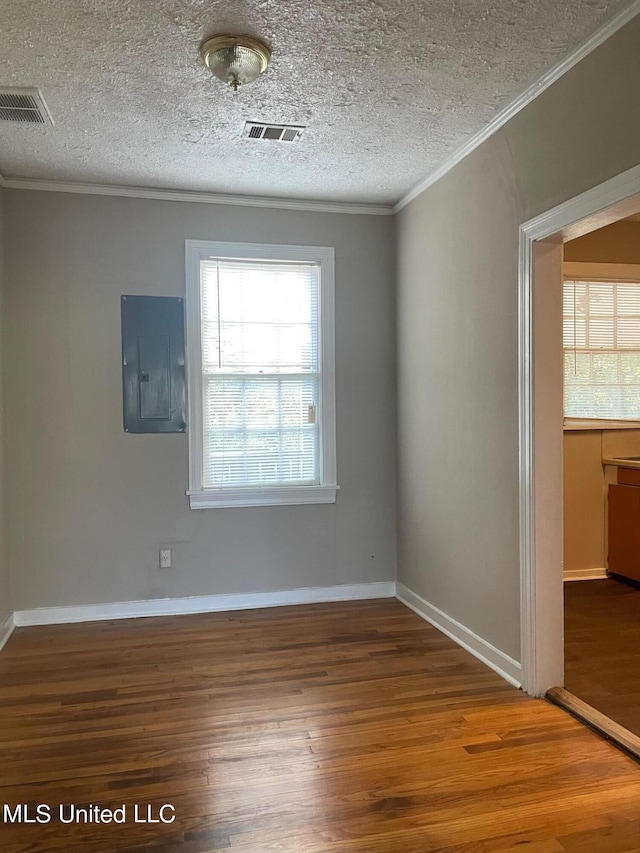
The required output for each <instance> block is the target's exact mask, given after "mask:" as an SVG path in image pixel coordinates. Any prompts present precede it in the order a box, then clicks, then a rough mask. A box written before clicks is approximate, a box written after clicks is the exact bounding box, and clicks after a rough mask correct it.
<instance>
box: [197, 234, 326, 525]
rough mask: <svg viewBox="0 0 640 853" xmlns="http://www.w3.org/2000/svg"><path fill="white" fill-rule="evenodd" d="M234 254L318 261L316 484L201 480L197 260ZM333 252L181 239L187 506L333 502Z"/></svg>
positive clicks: (247, 257)
mask: <svg viewBox="0 0 640 853" xmlns="http://www.w3.org/2000/svg"><path fill="white" fill-rule="evenodd" d="M220 257H222V258H237V259H238V260H266V261H306V262H309V261H310V262H312V263H317V264H318V265H319V266H320V315H319V324H320V328H319V335H318V346H319V360H320V389H321V390H320V394H321V399H320V404H321V405H320V411H321V423H320V465H319V467H320V478H321V482H320V484H319V485H311V486H310V485H304V486H297V485H295V484H291V483H284V484H283V485H282V486H280V485H273V484H270V485H268V486H248V487H246V488H238V487H237V486H231V487H220V488H207V489H205V488H204V487H203V485H202V470H203V449H202V446H203V412H202V341H201V329H202V323H201V316H200V262H201V261H202V260H207V259H211V258H220ZM334 270H335V252H334V249H333V248H332V247H330V246H293V245H279V244H275V243H228V242H219V241H212V240H186V241H185V278H186V313H185V316H186V341H187V349H186V353H187V387H188V398H189V424H188V430H187V432H188V437H189V438H188V440H189V489H188V491H187V495H188V497H189V502H190V506H191V509H210V508H215V507H231V506H235V507H242V506H244V507H247V506H291V505H294V504H323V503H335V500H336V493H337V490H338V489H339V486H338V485H337V479H336V403H335V271H334Z"/></svg>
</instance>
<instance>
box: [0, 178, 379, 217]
mask: <svg viewBox="0 0 640 853" xmlns="http://www.w3.org/2000/svg"><path fill="white" fill-rule="evenodd" d="M0 187H5V188H7V189H13V190H37V191H38V192H54V193H79V194H80V195H107V196H118V197H120V198H147V199H155V200H159V201H185V202H197V203H199V204H231V205H238V206H241V207H266V208H272V209H273V208H276V209H279V210H300V211H311V212H315V213H350V214H365V215H369V216H392V215H393V208H392V206H391V205H383V204H380V205H376V204H358V203H353V204H350V203H348V202H332V201H305V200H303V199H294V198H269V197H267V196H250V195H225V194H223V193H205V192H197V191H195V190H168V189H166V190H164V189H153V188H151V187H125V186H116V185H111V184H83V183H72V182H65V181H39V180H34V179H31V178H6V177H2V176H0Z"/></svg>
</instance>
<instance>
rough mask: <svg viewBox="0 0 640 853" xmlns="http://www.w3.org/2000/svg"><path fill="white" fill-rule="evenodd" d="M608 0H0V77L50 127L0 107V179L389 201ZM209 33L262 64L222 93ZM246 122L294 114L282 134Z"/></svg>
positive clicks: (570, 44)
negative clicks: (249, 42)
mask: <svg viewBox="0 0 640 853" xmlns="http://www.w3.org/2000/svg"><path fill="white" fill-rule="evenodd" d="M620 6H621V4H620V3H619V2H612V0H427V2H418V0H226V2H221V0H153V2H151V0H55V2H35V0H22V2H5V3H3V4H1V6H0V33H1V34H2V51H1V52H0V86H7V85H9V86H37V87H39V88H40V89H41V91H42V93H43V95H44V98H45V101H46V102H47V105H48V106H49V109H50V110H51V113H52V115H53V118H54V120H55V127H48V126H47V127H40V126H25V125H18V124H9V123H5V122H0V173H1V174H2V175H4V176H5V177H9V178H18V177H19V178H34V179H44V180H61V181H76V182H89V183H102V184H120V185H123V184H125V185H133V186H143V187H157V188H166V189H183V190H201V191H207V192H219V193H234V194H251V195H261V196H280V197H291V198H307V199H318V200H331V201H351V202H375V203H391V202H395V201H397V200H398V199H399V198H401V197H402V196H403V195H404V194H405V193H406V192H407V191H408V190H409V189H410V188H411V187H412V186H413V185H415V184H416V183H417V182H418V181H420V180H421V179H422V178H423V177H424V176H425V175H426V174H427V173H429V172H430V171H431V170H432V169H434V168H435V167H436V166H437V165H438V164H439V163H440V162H441V161H442V160H444V159H445V158H446V157H447V155H449V154H450V153H451V152H452V151H453V150H455V148H457V147H458V146H459V145H460V144H462V143H463V142H464V141H465V140H466V139H467V138H469V136H471V135H472V134H473V133H474V132H475V131H477V130H478V129H479V128H481V127H482V126H483V125H485V124H486V123H487V122H489V121H490V119H491V118H492V116H493V115H494V114H495V113H496V111H497V109H498V107H499V106H500V105H502V104H503V103H504V102H505V101H506V100H508V99H509V98H511V97H513V96H514V95H516V94H518V93H519V92H520V91H522V90H523V89H524V88H525V86H526V85H527V84H528V83H529V82H531V80H532V79H534V78H535V77H537V76H538V75H539V74H541V73H542V72H543V71H544V70H546V69H547V68H548V67H550V66H551V65H553V64H554V63H556V62H557V61H558V60H559V59H561V58H562V57H563V56H565V55H566V54H567V53H568V52H569V51H570V50H572V49H573V48H574V47H576V46H577V45H578V44H580V43H581V42H582V41H583V40H584V39H585V38H586V37H587V36H589V35H590V34H591V33H592V32H593V31H594V30H595V29H596V28H597V27H598V26H600V25H601V24H602V23H603V22H604V21H605V20H606V19H607V18H609V17H610V16H611V15H612V14H613V13H614V12H615V11H616V10H617V9H619V8H620ZM214 33H244V34H247V35H252V36H254V37H259V38H262V39H263V40H264V41H266V42H267V43H268V44H269V45H270V46H271V48H272V50H273V59H272V64H271V66H270V67H269V69H268V71H267V72H266V74H265V75H264V76H263V77H261V78H260V79H259V80H258V81H257V82H256V83H254V84H252V85H251V86H248V87H246V88H245V89H243V90H241V91H240V92H239V93H238V94H237V95H234V94H233V93H232V92H231V90H229V89H226V88H225V87H224V85H223V84H221V83H219V82H218V81H217V80H215V79H214V78H213V77H212V76H211V75H210V74H209V72H208V71H207V70H206V69H205V68H204V66H203V65H202V64H201V62H200V59H199V56H198V46H199V44H200V42H201V41H202V40H203V39H204V38H205V37H207V36H209V35H212V34H214ZM246 120H254V121H267V122H274V123H289V124H303V125H307V126H308V130H307V131H306V133H305V134H304V136H303V137H302V140H301V141H300V142H299V143H297V144H295V145H286V144H280V145H279V144H278V143H260V142H255V141H252V140H244V139H241V138H240V135H241V133H242V129H243V126H244V122H245V121H246Z"/></svg>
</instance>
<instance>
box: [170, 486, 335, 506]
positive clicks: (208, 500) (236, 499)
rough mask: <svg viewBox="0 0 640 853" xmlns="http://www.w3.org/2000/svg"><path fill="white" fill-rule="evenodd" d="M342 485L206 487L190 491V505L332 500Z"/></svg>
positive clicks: (293, 502)
mask: <svg viewBox="0 0 640 853" xmlns="http://www.w3.org/2000/svg"><path fill="white" fill-rule="evenodd" d="M339 488H340V486H264V487H261V488H255V489H203V490H202V491H199V492H187V495H188V497H189V503H190V506H191V509H214V508H216V507H231V506H294V505H295V504H333V503H335V502H336V493H337V491H338V489H339Z"/></svg>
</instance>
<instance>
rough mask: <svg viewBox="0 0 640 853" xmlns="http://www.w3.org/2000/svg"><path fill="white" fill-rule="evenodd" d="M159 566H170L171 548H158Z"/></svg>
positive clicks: (163, 567)
mask: <svg viewBox="0 0 640 853" xmlns="http://www.w3.org/2000/svg"><path fill="white" fill-rule="evenodd" d="M160 568H161V569H170V568H171V548H162V549H161V550H160Z"/></svg>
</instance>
